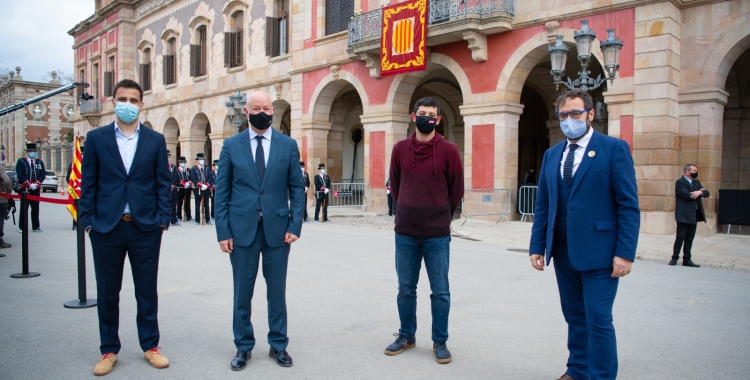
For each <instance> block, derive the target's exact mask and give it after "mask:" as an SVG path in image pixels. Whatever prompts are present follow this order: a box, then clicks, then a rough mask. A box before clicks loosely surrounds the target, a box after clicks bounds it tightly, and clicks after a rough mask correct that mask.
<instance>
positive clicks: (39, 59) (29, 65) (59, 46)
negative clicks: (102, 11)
mask: <svg viewBox="0 0 750 380" xmlns="http://www.w3.org/2000/svg"><path fill="white" fill-rule="evenodd" d="M1 3H2V6H1V7H0V9H2V13H3V17H2V21H0V36H2V37H0V38H2V42H1V43H0V69H12V68H15V67H16V66H21V76H22V77H23V79H24V80H29V81H39V80H41V79H42V77H44V76H45V74H47V73H48V72H50V71H53V70H62V71H63V72H65V73H66V74H70V73H72V72H73V48H72V46H73V37H71V36H69V35H68V31H69V30H71V29H73V27H74V26H76V24H77V23H79V22H80V21H83V20H85V19H87V18H88V17H90V16H91V15H93V14H94V0H2V1H1Z"/></svg>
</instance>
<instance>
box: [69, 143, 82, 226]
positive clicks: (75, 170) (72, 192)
mask: <svg viewBox="0 0 750 380" xmlns="http://www.w3.org/2000/svg"><path fill="white" fill-rule="evenodd" d="M75 146H76V150H75V153H74V154H73V163H72V164H71V167H70V179H69V180H68V199H80V198H81V162H82V161H83V154H82V153H81V141H80V140H79V138H78V137H77V136H76V143H75ZM68 211H69V212H70V215H72V216H73V220H75V221H76V222H78V210H76V207H75V205H73V204H69V205H68Z"/></svg>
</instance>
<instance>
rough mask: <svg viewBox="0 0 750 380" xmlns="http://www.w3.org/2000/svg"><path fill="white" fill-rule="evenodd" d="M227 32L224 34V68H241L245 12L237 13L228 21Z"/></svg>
mask: <svg viewBox="0 0 750 380" xmlns="http://www.w3.org/2000/svg"><path fill="white" fill-rule="evenodd" d="M229 23H230V29H229V32H225V33H224V67H229V68H232V67H237V66H242V56H243V51H244V48H243V45H242V41H243V39H242V37H243V35H244V25H245V12H242V11H239V12H237V13H235V14H234V15H232V17H231V18H230V19H229Z"/></svg>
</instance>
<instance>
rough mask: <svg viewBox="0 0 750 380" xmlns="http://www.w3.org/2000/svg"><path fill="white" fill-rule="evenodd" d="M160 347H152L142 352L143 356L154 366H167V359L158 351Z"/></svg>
mask: <svg viewBox="0 0 750 380" xmlns="http://www.w3.org/2000/svg"><path fill="white" fill-rule="evenodd" d="M160 350H161V347H154V348H152V349H150V350H148V351H146V352H144V353H143V357H144V358H145V359H146V360H148V362H149V363H151V366H152V367H154V368H167V367H169V359H167V357H166V356H164V355H162V353H161V352H160Z"/></svg>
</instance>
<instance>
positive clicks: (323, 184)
mask: <svg viewBox="0 0 750 380" xmlns="http://www.w3.org/2000/svg"><path fill="white" fill-rule="evenodd" d="M325 169H326V165H325V164H320V165H318V173H319V174H318V175H316V176H315V198H316V201H315V221H316V222H317V221H318V215H319V214H320V206H321V205H322V206H323V221H324V222H330V220H328V192H327V191H326V190H329V189H330V188H331V178H330V177H328V176H327V175H325V174H324V173H323V172H322V170H325Z"/></svg>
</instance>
